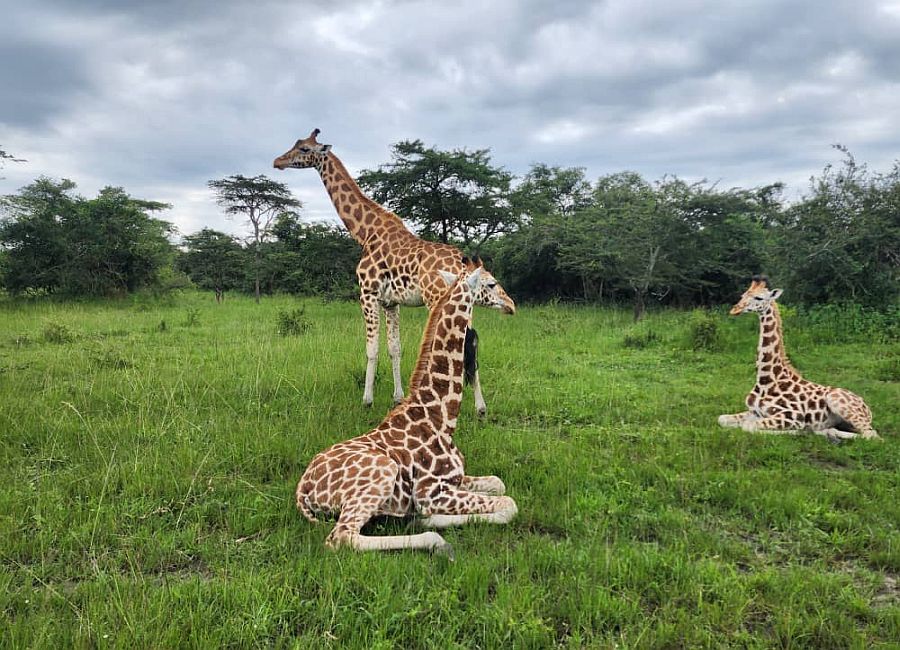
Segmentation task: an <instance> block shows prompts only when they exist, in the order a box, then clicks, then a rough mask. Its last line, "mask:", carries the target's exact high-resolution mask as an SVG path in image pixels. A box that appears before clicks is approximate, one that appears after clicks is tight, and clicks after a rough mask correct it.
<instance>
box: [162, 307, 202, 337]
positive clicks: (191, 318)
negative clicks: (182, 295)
mask: <svg viewBox="0 0 900 650" xmlns="http://www.w3.org/2000/svg"><path fill="white" fill-rule="evenodd" d="M199 322H200V310H199V309H197V308H196V307H192V308H190V309H188V310H187V312H186V313H185V316H184V326H185V327H193V326H194V325H196V324H197V323H199ZM163 329H165V326H163V328H161V329H160V331H163Z"/></svg>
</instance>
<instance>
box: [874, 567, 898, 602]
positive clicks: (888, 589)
mask: <svg viewBox="0 0 900 650" xmlns="http://www.w3.org/2000/svg"><path fill="white" fill-rule="evenodd" d="M898 582H900V581H898V580H897V577H896V576H892V575H885V576H884V584H882V585H881V589H879V590H878V591H876V592H875V595H874V596H872V607H895V606H897V605H900V584H898Z"/></svg>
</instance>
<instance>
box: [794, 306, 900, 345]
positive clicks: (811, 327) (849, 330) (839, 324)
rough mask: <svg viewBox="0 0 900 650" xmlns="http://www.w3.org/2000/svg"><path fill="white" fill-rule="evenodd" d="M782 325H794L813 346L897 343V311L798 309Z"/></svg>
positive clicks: (899, 327)
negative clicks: (818, 344)
mask: <svg viewBox="0 0 900 650" xmlns="http://www.w3.org/2000/svg"><path fill="white" fill-rule="evenodd" d="M782 317H783V318H784V320H785V321H790V322H797V324H799V325H800V327H801V328H802V329H804V330H806V331H807V332H808V334H809V336H810V338H812V339H813V340H814V341H815V342H816V343H846V342H853V341H857V342H862V343H892V342H895V341H898V340H900V307H897V306H893V307H890V308H888V309H887V310H884V311H878V310H875V309H870V308H867V307H863V306H862V305H858V304H853V303H843V304H841V303H827V304H824V305H814V306H812V307H807V308H801V309H798V310H797V312H796V315H794V313H790V314H788V315H787V316H786V315H785V313H784V308H782Z"/></svg>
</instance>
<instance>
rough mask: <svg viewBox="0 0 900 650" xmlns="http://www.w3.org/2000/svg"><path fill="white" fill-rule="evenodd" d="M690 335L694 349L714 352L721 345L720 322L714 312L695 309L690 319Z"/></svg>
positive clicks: (691, 345)
mask: <svg viewBox="0 0 900 650" xmlns="http://www.w3.org/2000/svg"><path fill="white" fill-rule="evenodd" d="M688 336H689V338H690V347H691V349H692V350H695V351H699V350H706V351H707V352H713V351H715V350H718V349H719V348H720V347H721V341H720V340H719V323H718V321H716V319H715V318H713V316H712V314H710V313H709V312H707V311H703V310H701V309H695V310H694V311H693V312H692V313H691V318H690V320H689V321H688Z"/></svg>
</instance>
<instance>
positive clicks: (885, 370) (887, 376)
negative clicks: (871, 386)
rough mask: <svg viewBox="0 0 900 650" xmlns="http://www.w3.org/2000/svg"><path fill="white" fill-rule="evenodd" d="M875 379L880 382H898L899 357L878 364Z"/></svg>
mask: <svg viewBox="0 0 900 650" xmlns="http://www.w3.org/2000/svg"><path fill="white" fill-rule="evenodd" d="M875 378H876V379H878V380H880V381H900V355H894V356H890V357H888V358H887V359H885V360H884V361H882V362H881V363H880V364H878V366H876V371H875Z"/></svg>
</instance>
